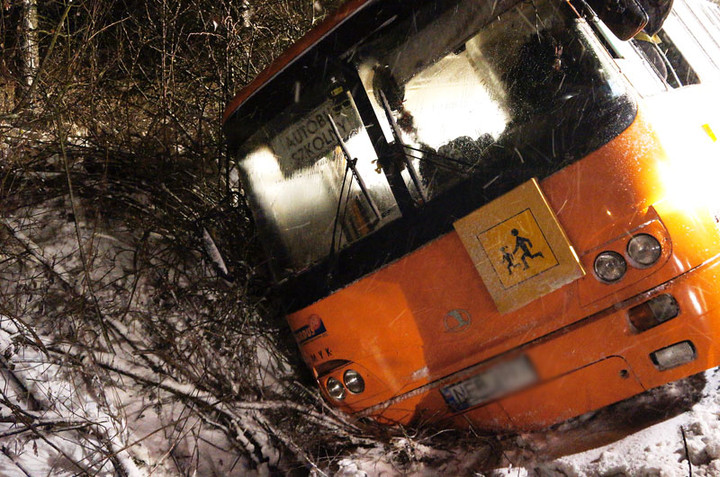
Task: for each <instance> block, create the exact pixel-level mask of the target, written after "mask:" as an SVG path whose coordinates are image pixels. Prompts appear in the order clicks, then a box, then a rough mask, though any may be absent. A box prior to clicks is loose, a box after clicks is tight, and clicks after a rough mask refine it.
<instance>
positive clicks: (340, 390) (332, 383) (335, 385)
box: [325, 378, 345, 401]
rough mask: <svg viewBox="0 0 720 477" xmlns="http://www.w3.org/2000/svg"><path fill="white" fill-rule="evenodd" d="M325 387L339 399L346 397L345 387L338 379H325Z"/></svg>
mask: <svg viewBox="0 0 720 477" xmlns="http://www.w3.org/2000/svg"><path fill="white" fill-rule="evenodd" d="M325 388H326V389H327V392H328V394H329V395H330V397H331V398H333V399H337V400H338V401H342V400H343V399H345V388H344V387H343V385H342V383H341V382H340V381H338V380H337V379H335V378H328V380H327V381H325Z"/></svg>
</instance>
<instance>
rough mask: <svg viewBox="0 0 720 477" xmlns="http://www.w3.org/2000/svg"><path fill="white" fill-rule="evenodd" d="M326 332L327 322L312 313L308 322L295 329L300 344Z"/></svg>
mask: <svg viewBox="0 0 720 477" xmlns="http://www.w3.org/2000/svg"><path fill="white" fill-rule="evenodd" d="M325 333H327V329H326V328H325V323H323V320H322V318H320V317H319V316H318V315H310V317H309V318H308V324H307V325H305V326H301V327H300V328H298V329H297V330H295V331H294V334H295V339H296V340H297V342H298V343H300V344H305V343H307V342H308V341H311V340H314V339H315V338H317V337H319V336H321V335H324V334H325Z"/></svg>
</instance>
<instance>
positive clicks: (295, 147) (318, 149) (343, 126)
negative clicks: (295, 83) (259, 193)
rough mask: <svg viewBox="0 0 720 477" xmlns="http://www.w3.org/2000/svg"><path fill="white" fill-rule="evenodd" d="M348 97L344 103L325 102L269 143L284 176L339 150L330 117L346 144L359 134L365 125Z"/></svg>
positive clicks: (336, 101)
mask: <svg viewBox="0 0 720 477" xmlns="http://www.w3.org/2000/svg"><path fill="white" fill-rule="evenodd" d="M345 95H346V98H345V99H343V100H342V101H338V100H328V101H325V102H324V103H323V104H321V105H320V106H318V107H317V108H315V109H313V110H312V111H311V112H310V113H308V114H306V115H304V116H302V117H300V118H298V120H297V121H295V122H294V123H293V124H292V125H291V126H290V127H288V128H286V129H284V130H283V131H282V132H280V133H279V134H277V135H276V136H275V137H274V138H273V139H272V140H271V141H270V146H271V147H272V149H273V152H274V153H275V155H276V157H277V158H278V162H279V163H280V169H281V170H282V172H283V174H285V175H289V174H291V173H292V172H293V171H296V170H298V169H301V168H305V167H308V166H311V165H312V164H314V163H315V162H317V161H318V159H320V158H322V157H324V156H326V155H327V154H328V153H329V152H330V151H332V150H333V149H334V148H335V147H337V146H338V141H337V138H336V137H335V134H334V133H333V131H332V126H331V125H330V121H328V115H331V116H332V118H333V121H335V124H336V125H337V127H338V130H339V131H340V135H341V137H342V138H343V141H347V140H348V139H349V138H350V137H351V136H353V135H354V134H355V133H357V131H358V130H359V129H360V127H361V126H362V122H361V121H360V117H359V116H358V113H357V111H356V110H355V107H354V105H353V103H352V101H351V99H350V97H349V96H347V93H345Z"/></svg>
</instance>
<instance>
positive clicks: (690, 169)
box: [651, 95, 720, 213]
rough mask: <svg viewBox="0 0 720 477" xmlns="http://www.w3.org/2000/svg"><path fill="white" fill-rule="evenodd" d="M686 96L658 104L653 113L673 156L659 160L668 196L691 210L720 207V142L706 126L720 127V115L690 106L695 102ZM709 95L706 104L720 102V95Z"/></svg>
mask: <svg viewBox="0 0 720 477" xmlns="http://www.w3.org/2000/svg"><path fill="white" fill-rule="evenodd" d="M682 99H683V98H679V100H678V101H675V102H674V103H664V104H657V106H658V108H657V110H654V111H652V114H651V117H652V119H653V125H654V126H655V128H656V129H657V132H658V137H659V139H660V141H661V142H662V145H663V147H664V148H665V150H666V152H667V156H668V158H669V160H668V161H663V162H661V163H659V164H658V168H659V171H660V177H661V180H662V182H663V184H664V185H665V188H666V196H665V199H666V200H667V201H670V202H671V203H672V205H673V206H674V207H676V208H679V209H682V210H685V211H686V212H688V213H691V212H692V211H696V210H698V209H699V208H701V207H710V208H717V207H720V187H718V177H720V142H717V141H713V140H712V138H711V137H710V135H708V133H707V131H706V129H707V127H705V125H706V124H707V125H709V126H708V127H711V128H712V130H720V116H718V115H717V112H715V111H711V112H710V114H711V115H714V116H715V117H714V118H713V117H710V120H708V113H707V111H702V110H699V109H700V108H693V109H692V110H689V103H690V104H691V102H690V101H682ZM707 99H708V102H707V103H706V104H718V105H720V95H710V97H709V98H707ZM652 109H655V108H651V110H652Z"/></svg>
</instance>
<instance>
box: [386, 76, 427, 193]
mask: <svg viewBox="0 0 720 477" xmlns="http://www.w3.org/2000/svg"><path fill="white" fill-rule="evenodd" d="M380 99H381V100H382V106H383V109H384V110H385V116H386V117H387V120H388V122H389V123H390V128H391V129H392V133H393V137H394V138H395V144H398V145H399V146H400V153H401V154H402V157H403V160H404V161H405V165H406V166H407V169H408V172H409V173H410V178H411V179H412V181H413V184H415V188H416V189H417V191H418V194H420V198H421V199H422V201H423V203H424V202H427V196H426V194H425V189H423V187H422V183H421V182H420V176H419V175H418V172H417V170H416V169H415V166H414V165H413V163H412V159H411V158H410V156H408V154H407V153H406V152H405V147H406V145H405V143H403V141H402V139H401V136H400V127H399V126H398V123H397V121H395V117H394V116H393V114H392V110H391V109H390V103H388V100H387V97H386V96H385V92H384V91H383V90H380Z"/></svg>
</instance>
